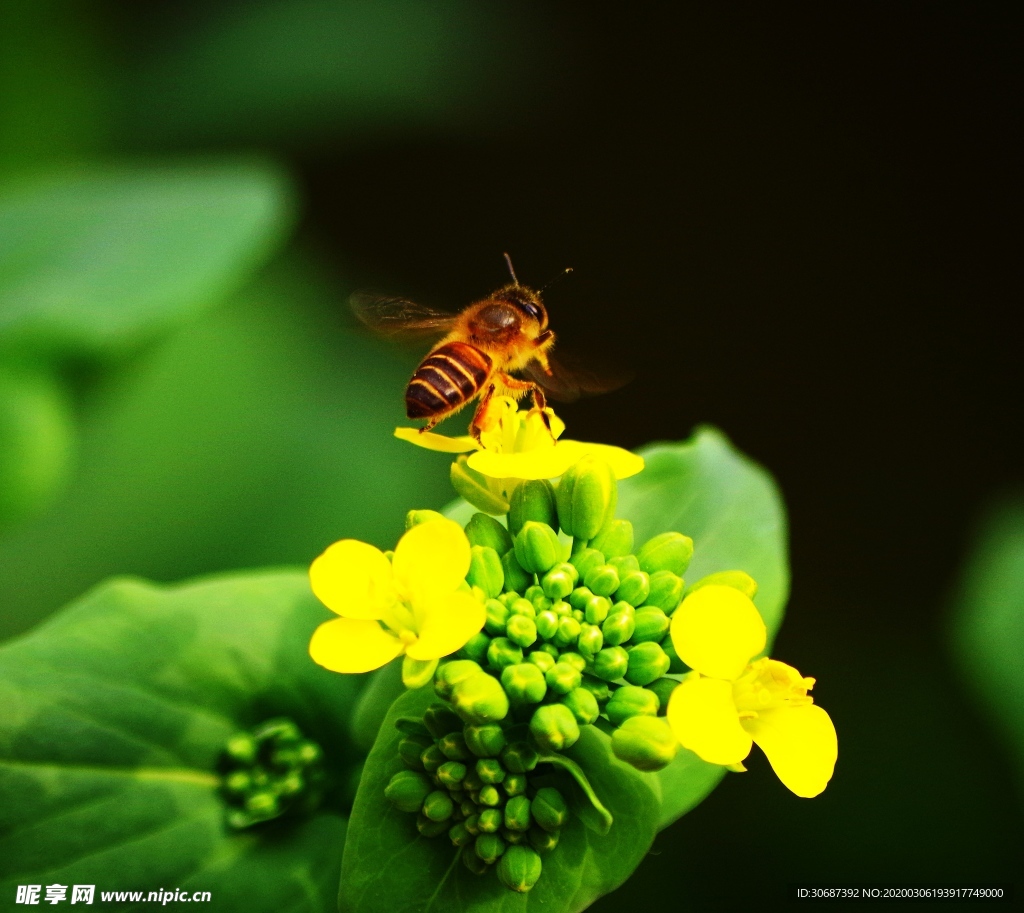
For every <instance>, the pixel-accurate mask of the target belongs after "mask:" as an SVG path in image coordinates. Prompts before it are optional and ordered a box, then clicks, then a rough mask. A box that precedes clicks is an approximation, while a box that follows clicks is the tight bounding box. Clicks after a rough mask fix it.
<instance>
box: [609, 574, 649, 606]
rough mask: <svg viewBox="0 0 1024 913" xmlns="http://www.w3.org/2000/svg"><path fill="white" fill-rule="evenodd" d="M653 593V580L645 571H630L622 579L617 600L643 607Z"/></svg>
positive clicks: (616, 592) (616, 593)
mask: <svg viewBox="0 0 1024 913" xmlns="http://www.w3.org/2000/svg"><path fill="white" fill-rule="evenodd" d="M650 593H651V578H650V576H649V575H648V574H645V573H644V572H643V571H630V572H629V573H628V574H626V575H625V576H623V577H622V578H621V582H620V583H619V588H618V589H617V590H616V591H615V598H616V599H618V600H620V601H622V602H628V603H629V604H630V605H632V606H638V605H643V603H644V601H645V600H646V599H647V597H648V596H649V595H650Z"/></svg>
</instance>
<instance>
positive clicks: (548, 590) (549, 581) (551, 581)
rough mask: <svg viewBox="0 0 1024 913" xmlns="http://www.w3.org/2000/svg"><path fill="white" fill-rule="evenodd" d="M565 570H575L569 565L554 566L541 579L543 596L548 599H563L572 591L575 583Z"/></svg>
mask: <svg viewBox="0 0 1024 913" xmlns="http://www.w3.org/2000/svg"><path fill="white" fill-rule="evenodd" d="M566 568H572V570H573V571H575V570H576V569H575V568H573V566H572V565H571V564H565V563H563V564H556V565H555V566H554V567H553V568H551V570H550V571H548V572H547V573H546V574H545V575H544V576H543V577H542V578H541V581H540V585H541V586H542V587H543V588H544V595H545V596H547V598H548V599H551V600H558V599H565V597H566V596H568V595H569V594H570V593H571V592H572V591H573V588H574V586H575V581H574V580H573V576H572V574H571V573H570V572H569V571H568V570H566Z"/></svg>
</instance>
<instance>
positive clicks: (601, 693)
mask: <svg viewBox="0 0 1024 913" xmlns="http://www.w3.org/2000/svg"><path fill="white" fill-rule="evenodd" d="M580 687H581V688H586V689H587V691H589V692H590V693H591V694H592V695H594V699H595V700H596V701H597V703H598V706H600V705H601V704H603V703H604V702H605V701H607V700H608V698H609V697H611V693H612V692H611V688H609V687H608V682H606V681H603V680H602V679H599V678H596V677H595V676H593V675H584V676H583V681H582V682H581V683H580Z"/></svg>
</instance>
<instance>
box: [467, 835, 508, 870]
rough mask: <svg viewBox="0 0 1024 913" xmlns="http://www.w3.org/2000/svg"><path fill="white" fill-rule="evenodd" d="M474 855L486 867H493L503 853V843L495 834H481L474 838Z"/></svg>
mask: <svg viewBox="0 0 1024 913" xmlns="http://www.w3.org/2000/svg"><path fill="white" fill-rule="evenodd" d="M474 846H475V847H476V854H477V856H479V857H480V858H481V859H482V860H483V861H484V862H486V863H487V864H488V865H493V864H494V863H495V862H497V861H498V860H499V859H500V858H501V854H502V853H504V852H505V841H504V840H502V839H501V837H499V836H498V835H497V834H481V835H480V836H479V837H477V838H476V843H475V844H474Z"/></svg>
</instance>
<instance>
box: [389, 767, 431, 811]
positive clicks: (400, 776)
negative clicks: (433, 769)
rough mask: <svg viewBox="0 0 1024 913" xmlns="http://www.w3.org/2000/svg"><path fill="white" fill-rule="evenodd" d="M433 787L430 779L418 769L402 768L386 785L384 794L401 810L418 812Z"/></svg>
mask: <svg viewBox="0 0 1024 913" xmlns="http://www.w3.org/2000/svg"><path fill="white" fill-rule="evenodd" d="M433 788H434V787H433V785H432V784H431V782H430V780H428V779H427V777H426V776H424V775H423V774H421V773H419V772H418V771H415V770H400V771H399V772H398V773H396V774H395V775H394V776H393V777H392V778H391V780H390V781H389V782H388V785H387V786H386V787H384V796H385V798H386V799H387V800H388V801H389V802H390V803H391V804H392V805H394V806H395V808H397V809H398V810H399V811H403V812H418V811H419V810H420V808H422V806H423V800H424V799H426V798H427V796H429V795H430V793H431V790H433Z"/></svg>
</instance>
